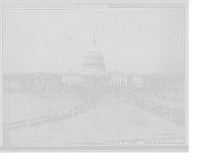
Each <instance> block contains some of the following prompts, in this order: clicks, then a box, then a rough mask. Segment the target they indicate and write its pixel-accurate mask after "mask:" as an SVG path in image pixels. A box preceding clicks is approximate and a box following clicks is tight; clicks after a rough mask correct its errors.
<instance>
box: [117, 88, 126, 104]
mask: <svg viewBox="0 0 200 164" xmlns="http://www.w3.org/2000/svg"><path fill="white" fill-rule="evenodd" d="M118 97H119V99H120V102H121V103H122V102H123V100H124V99H125V98H126V91H125V88H124V86H121V87H119V91H118Z"/></svg>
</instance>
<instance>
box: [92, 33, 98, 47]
mask: <svg viewBox="0 0 200 164" xmlns="http://www.w3.org/2000/svg"><path fill="white" fill-rule="evenodd" d="M92 44H93V46H94V47H97V45H96V44H97V43H96V38H95V35H94V37H93V40H92Z"/></svg>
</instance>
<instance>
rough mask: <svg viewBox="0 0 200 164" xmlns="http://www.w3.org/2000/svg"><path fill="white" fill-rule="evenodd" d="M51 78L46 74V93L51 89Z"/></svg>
mask: <svg viewBox="0 0 200 164" xmlns="http://www.w3.org/2000/svg"><path fill="white" fill-rule="evenodd" d="M50 86H51V84H50V79H49V77H48V76H47V75H46V80H45V90H46V93H49V89H50Z"/></svg>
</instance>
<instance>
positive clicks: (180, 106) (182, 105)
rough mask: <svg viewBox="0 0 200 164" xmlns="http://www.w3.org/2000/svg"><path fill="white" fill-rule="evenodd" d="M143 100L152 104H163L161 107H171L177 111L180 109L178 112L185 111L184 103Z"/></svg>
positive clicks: (157, 99)
mask: <svg viewBox="0 0 200 164" xmlns="http://www.w3.org/2000/svg"><path fill="white" fill-rule="evenodd" d="M139 97H140V96H139ZM145 99H147V100H151V101H153V102H156V103H160V104H163V105H167V106H172V107H173V108H177V109H180V110H185V104H184V102H174V101H166V100H163V99H159V98H156V99H151V98H145Z"/></svg>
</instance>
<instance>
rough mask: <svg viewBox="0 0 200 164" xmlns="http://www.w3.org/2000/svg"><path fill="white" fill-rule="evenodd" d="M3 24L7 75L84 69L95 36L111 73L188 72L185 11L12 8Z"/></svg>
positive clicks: (174, 9) (175, 9)
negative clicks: (186, 69)
mask: <svg viewBox="0 0 200 164" xmlns="http://www.w3.org/2000/svg"><path fill="white" fill-rule="evenodd" d="M3 26H4V33H3V38H4V39H3V52H4V72H5V73H8V72H11V73H24V72H30V73H32V72H37V71H43V72H66V71H68V70H69V69H73V70H75V71H81V70H82V61H83V58H84V55H85V54H86V53H87V51H88V50H90V46H91V42H92V39H93V35H95V36H96V41H97V47H98V48H99V49H100V50H101V51H102V53H103V55H104V60H105V62H106V70H108V71H113V70H119V71H122V72H136V73H160V74H177V73H183V71H184V67H183V62H184V10H183V9H178V8H173V9H169V8H168V9H164V8H162V9H158V8H154V9H150V8H149V9H147V8H146V9H145V8H141V9H138V8H135V9H106V10H88V9H81V10H21V11H20V10H13V11H9V10H7V11H4V21H3ZM9 54H10V55H9Z"/></svg>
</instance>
